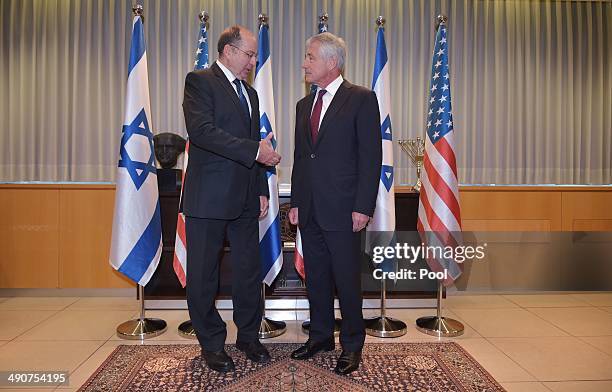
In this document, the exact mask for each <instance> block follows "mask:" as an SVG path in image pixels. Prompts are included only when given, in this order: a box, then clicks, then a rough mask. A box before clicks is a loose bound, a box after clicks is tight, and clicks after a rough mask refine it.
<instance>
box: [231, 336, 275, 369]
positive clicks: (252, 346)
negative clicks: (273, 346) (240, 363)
mask: <svg viewBox="0 0 612 392" xmlns="http://www.w3.org/2000/svg"><path fill="white" fill-rule="evenodd" d="M236 348H237V349H238V350H240V351H242V352H243V353H244V354H245V355H246V357H247V358H248V359H250V360H251V361H253V362H258V363H266V362H268V361H269V360H270V353H269V352H268V350H267V349H266V348H265V347H264V345H263V344H261V342H260V341H259V340H256V341H254V342H239V341H238V342H236Z"/></svg>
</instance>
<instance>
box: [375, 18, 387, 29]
mask: <svg viewBox="0 0 612 392" xmlns="http://www.w3.org/2000/svg"><path fill="white" fill-rule="evenodd" d="M385 22H386V20H385V18H383V17H382V15H380V16H379V17H378V18H376V25H377V26H378V27H385Z"/></svg>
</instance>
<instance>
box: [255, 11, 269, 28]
mask: <svg viewBox="0 0 612 392" xmlns="http://www.w3.org/2000/svg"><path fill="white" fill-rule="evenodd" d="M257 19H258V20H259V27H261V26H266V25H267V24H268V15H266V14H263V13H262V14H259V16H258V18H257Z"/></svg>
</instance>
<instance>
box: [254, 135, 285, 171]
mask: <svg viewBox="0 0 612 392" xmlns="http://www.w3.org/2000/svg"><path fill="white" fill-rule="evenodd" d="M272 136H274V135H273V134H272V132H270V133H269V134H268V136H266V138H265V139H263V140H261V141H260V142H259V155H257V162H259V163H262V164H264V165H266V166H276V165H278V163H279V162H280V160H281V156H280V155H279V154H278V153H277V152H276V151H274V148H273V147H272V143H271V140H272Z"/></svg>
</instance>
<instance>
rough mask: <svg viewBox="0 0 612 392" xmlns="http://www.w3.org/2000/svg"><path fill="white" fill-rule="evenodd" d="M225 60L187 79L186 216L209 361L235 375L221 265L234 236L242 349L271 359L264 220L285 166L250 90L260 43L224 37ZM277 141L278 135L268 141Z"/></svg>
mask: <svg viewBox="0 0 612 392" xmlns="http://www.w3.org/2000/svg"><path fill="white" fill-rule="evenodd" d="M217 51H218V53H219V58H218V60H217V61H216V62H215V63H213V64H212V66H211V67H210V68H208V69H205V70H198V71H193V72H190V73H189V74H187V77H186V79H185V95H184V100H183V111H184V114H185V123H186V126H187V133H188V135H189V143H190V146H189V164H188V166H187V171H186V174H185V182H184V183H185V189H184V191H183V206H182V208H183V211H184V213H185V216H186V234H187V304H188V306H189V315H190V317H191V321H192V323H193V326H194V329H195V332H196V336H197V338H198V341H199V342H200V345H201V346H202V358H203V362H206V364H207V366H208V367H209V368H211V369H213V370H216V371H218V372H228V371H232V370H234V368H235V367H234V362H233V360H232V358H231V357H230V356H229V355H228V354H227V353H226V352H225V350H224V344H225V338H226V336H227V331H226V325H225V323H224V322H223V320H222V319H221V316H220V315H219V312H218V311H217V309H216V307H215V297H216V295H217V290H218V287H219V262H220V255H221V253H222V250H223V242H224V238H225V235H226V233H227V238H228V240H229V243H230V247H231V250H230V260H231V263H232V301H233V307H234V316H233V317H234V322H235V324H236V326H237V327H238V338H237V340H236V346H237V348H238V349H239V350H241V351H243V352H244V353H245V354H246V356H247V358H249V359H250V360H251V361H254V362H260V363H261V362H268V361H269V360H270V354H269V353H268V351H267V350H266V348H265V347H264V346H263V345H262V344H261V343H260V342H259V339H258V331H259V325H260V322H261V318H262V297H261V264H260V261H259V225H258V218H262V217H264V216H265V215H266V214H267V213H268V197H269V194H268V183H267V177H266V172H265V170H266V169H265V167H266V166H274V165H276V164H278V162H279V161H280V158H281V157H280V155H278V154H277V153H276V152H275V151H274V149H273V147H272V145H271V143H270V138H269V137H268V138H266V139H264V140H260V134H259V129H260V124H259V100H258V98H257V92H256V91H255V90H254V89H253V88H252V87H251V86H249V85H248V84H247V83H246V81H245V80H246V78H247V76H248V74H249V73H250V72H251V70H252V69H253V68H254V67H255V61H256V58H257V40H256V38H255V35H254V34H253V33H252V32H251V31H249V30H247V29H246V28H245V27H243V26H232V27H229V28H228V29H226V30H225V31H223V33H222V34H221V36H220V37H219V41H218V44H217ZM269 136H270V137H271V136H272V134H270V135H269Z"/></svg>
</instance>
